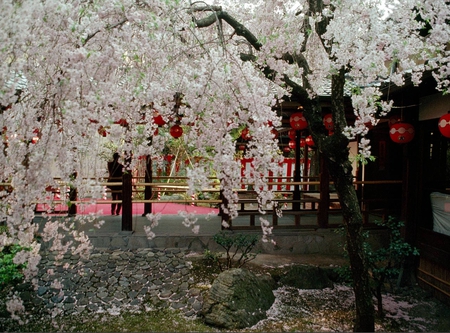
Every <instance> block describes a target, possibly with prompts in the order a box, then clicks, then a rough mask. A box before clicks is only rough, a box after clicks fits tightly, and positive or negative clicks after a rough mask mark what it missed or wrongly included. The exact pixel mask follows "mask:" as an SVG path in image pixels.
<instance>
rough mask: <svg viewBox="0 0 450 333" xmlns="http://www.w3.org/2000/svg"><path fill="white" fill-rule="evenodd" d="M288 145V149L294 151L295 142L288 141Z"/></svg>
mask: <svg viewBox="0 0 450 333" xmlns="http://www.w3.org/2000/svg"><path fill="white" fill-rule="evenodd" d="M288 145H289V148H291V149H295V140H290V141H289V144H288Z"/></svg>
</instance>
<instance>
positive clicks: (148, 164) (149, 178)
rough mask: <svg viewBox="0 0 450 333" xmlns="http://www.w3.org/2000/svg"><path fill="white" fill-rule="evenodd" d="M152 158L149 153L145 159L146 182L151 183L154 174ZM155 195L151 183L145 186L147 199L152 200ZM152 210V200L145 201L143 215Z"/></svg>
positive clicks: (145, 197)
mask: <svg viewBox="0 0 450 333" xmlns="http://www.w3.org/2000/svg"><path fill="white" fill-rule="evenodd" d="M152 171H153V170H152V158H151V157H150V155H147V157H146V159H145V180H144V181H145V183H151V182H152V180H153V174H152ZM152 196H153V188H152V187H151V186H149V185H146V186H145V190H144V199H145V200H150V199H151V198H152ZM151 212H152V203H151V202H146V203H144V213H143V214H142V216H145V215H147V214H151Z"/></svg>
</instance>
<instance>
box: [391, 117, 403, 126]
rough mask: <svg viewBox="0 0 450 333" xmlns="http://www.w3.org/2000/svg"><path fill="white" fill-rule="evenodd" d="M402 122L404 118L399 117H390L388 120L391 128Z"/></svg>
mask: <svg viewBox="0 0 450 333" xmlns="http://www.w3.org/2000/svg"><path fill="white" fill-rule="evenodd" d="M401 121H402V118H401V117H400V116H399V115H395V116H390V117H389V120H388V124H389V128H391V127H392V125H394V124H397V123H400V122H401Z"/></svg>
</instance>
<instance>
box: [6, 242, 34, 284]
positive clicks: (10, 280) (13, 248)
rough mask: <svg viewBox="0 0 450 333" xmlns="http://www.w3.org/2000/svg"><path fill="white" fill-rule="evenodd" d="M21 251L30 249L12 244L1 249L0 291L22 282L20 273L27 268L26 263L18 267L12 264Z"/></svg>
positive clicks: (22, 276)
mask: <svg viewBox="0 0 450 333" xmlns="http://www.w3.org/2000/svg"><path fill="white" fill-rule="evenodd" d="M22 250H27V251H29V250H30V248H24V247H22V246H20V245H18V244H12V245H8V246H5V247H3V250H2V251H1V252H0V291H1V290H3V289H5V288H6V287H8V286H11V285H16V284H18V283H20V282H22V281H23V278H24V275H23V273H22V271H23V269H25V268H26V267H27V263H23V264H19V265H18V264H15V263H14V257H15V256H16V254H17V253H18V252H20V251H22Z"/></svg>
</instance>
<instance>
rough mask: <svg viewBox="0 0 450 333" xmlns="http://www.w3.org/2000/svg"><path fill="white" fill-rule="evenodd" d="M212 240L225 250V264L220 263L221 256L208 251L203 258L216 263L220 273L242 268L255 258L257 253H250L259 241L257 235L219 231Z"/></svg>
mask: <svg viewBox="0 0 450 333" xmlns="http://www.w3.org/2000/svg"><path fill="white" fill-rule="evenodd" d="M213 239H214V241H215V242H216V243H217V244H218V245H220V246H221V247H222V248H223V249H224V250H225V254H226V258H225V263H222V260H221V259H222V255H221V254H217V253H213V252H211V251H210V250H206V251H205V257H206V258H207V259H209V260H211V261H213V262H214V263H216V264H217V265H218V266H219V268H220V270H221V271H224V270H227V269H230V268H233V267H242V266H244V265H245V264H246V263H247V262H249V261H251V260H253V259H255V258H256V256H257V253H251V251H252V250H253V248H254V247H255V245H256V244H257V243H258V241H259V236H258V235H255V234H240V233H239V234H234V233H230V232H226V231H221V232H219V233H217V234H215V235H214V237H213ZM234 263H235V264H234ZM233 264H234V266H233Z"/></svg>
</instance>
